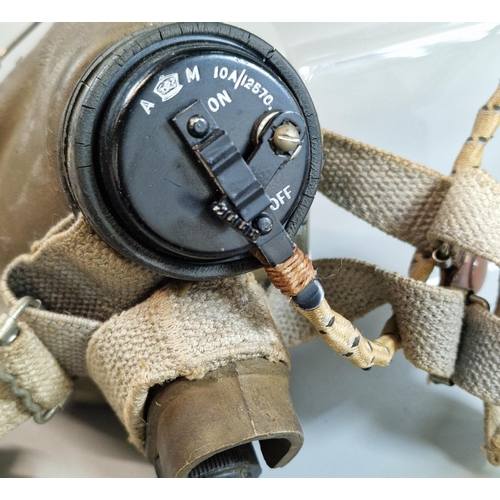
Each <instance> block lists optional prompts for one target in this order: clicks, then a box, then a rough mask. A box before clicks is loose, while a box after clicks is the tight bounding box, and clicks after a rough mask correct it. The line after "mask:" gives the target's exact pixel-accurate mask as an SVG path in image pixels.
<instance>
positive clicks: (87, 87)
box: [64, 23, 322, 280]
mask: <svg viewBox="0 0 500 500" xmlns="http://www.w3.org/2000/svg"><path fill="white" fill-rule="evenodd" d="M198 102H199V103H200V106H202V109H203V110H204V113H205V114H207V116H202V115H203V113H201V114H198V115H194V116H190V117H189V120H188V121H187V123H186V125H185V127H186V130H187V133H188V135H189V136H190V137H192V138H193V139H196V140H197V141H203V138H204V137H209V138H210V140H212V138H213V137H217V135H220V134H225V136H227V138H228V140H229V141H230V142H231V143H232V145H234V147H235V150H236V151H237V154H238V155H240V156H241V158H242V159H243V160H244V162H247V163H248V165H249V167H250V169H251V170H254V171H255V175H256V177H257V179H258V181H259V182H260V184H261V186H262V188H263V189H264V191H265V194H266V195H267V197H268V199H269V201H270V204H269V206H268V208H267V212H270V211H272V213H273V214H274V215H275V216H276V217H277V219H278V220H279V221H280V222H281V224H282V225H283V226H284V227H285V229H286V231H287V233H288V234H289V235H290V236H291V237H293V236H294V235H295V233H296V232H297V230H298V228H299V227H300V225H301V223H302V222H303V220H304V218H305V216H306V214H307V212H308V210H309V207H310V204H311V202H312V199H313V197H314V194H315V191H316V188H317V183H318V181H319V173H320V169H321V162H322V153H321V132H320V127H319V124H318V121H317V117H316V113H315V110H314V106H313V104H312V102H311V99H310V97H309V95H308V93H307V91H306V89H305V87H304V85H303V83H302V81H301V79H300V77H299V76H298V75H297V74H296V72H295V71H294V70H293V69H292V68H291V66H290V65H289V64H288V63H287V62H286V60H285V59H284V58H283V57H282V56H281V55H280V54H279V53H278V52H277V51H275V50H274V49H273V48H272V47H271V46H269V45H268V44H266V43H265V42H263V41H262V40H260V39H259V38H257V37H255V36H253V35H251V34H249V33H247V32H245V31H243V30H240V29H237V28H234V27H232V26H227V25H223V24H218V23H214V24H199V23H193V24H186V23H181V24H169V25H159V26H155V27H152V28H149V29H146V30H143V31H140V32H138V33H135V34H134V35H133V36H131V37H129V38H126V39H124V40H122V41H121V42H119V43H118V44H116V45H115V46H114V47H111V48H110V49H109V50H108V51H106V52H105V53H104V54H102V55H101V57H100V58H99V59H98V60H96V61H95V63H94V64H93V65H92V67H91V68H89V70H88V71H87V73H86V74H85V75H84V77H83V78H82V82H81V84H80V85H79V86H78V88H77V89H76V91H75V94H74V96H73V99H72V101H71V103H70V106H69V108H68V113H67V117H66V128H65V138H64V140H65V146H66V147H65V158H64V161H65V168H64V173H65V182H66V184H67V186H68V188H69V191H70V193H71V195H72V197H73V199H74V201H75V202H76V205H77V207H78V208H79V209H80V210H82V211H83V213H84V215H85V216H86V218H87V220H88V221H89V223H90V224H91V225H92V227H93V228H94V229H95V230H96V231H97V232H98V234H99V235H100V236H101V237H102V238H103V239H104V240H105V241H107V242H108V244H110V245H111V246H112V247H113V248H114V249H115V250H117V251H118V252H120V253H121V254H123V255H125V256H127V257H128V258H130V259H132V260H134V261H135V262H137V263H139V264H142V265H144V266H146V267H148V268H150V269H152V270H154V271H156V272H159V273H162V274H165V275H168V276H171V277H175V278H181V279H195V280H200V279H210V278H215V277H221V276H227V275H234V274H239V273H242V272H246V271H250V270H253V269H256V268H258V267H259V263H258V261H257V260H256V259H254V258H253V257H252V256H251V254H250V250H251V249H252V248H253V243H252V242H251V241H249V239H248V238H246V237H245V236H243V235H242V234H240V233H239V232H238V231H235V230H234V229H233V228H232V227H230V226H228V225H227V224H225V223H224V222H223V221H221V220H220V219H219V218H217V217H216V216H215V215H214V213H213V211H212V210H211V209H210V207H211V206H212V204H213V203H214V202H219V201H220V200H224V199H225V195H226V193H225V192H224V189H223V188H221V184H220V182H218V179H217V176H214V175H213V174H211V172H210V171H207V169H206V168H205V167H204V166H203V165H202V163H201V162H200V160H199V158H197V156H196V148H197V147H198V146H194V147H192V146H190V144H189V142H188V141H186V140H185V139H184V138H183V134H182V133H179V130H178V128H177V127H176V126H175V119H176V116H178V115H179V114H181V113H182V112H183V110H186V108H189V107H190V106H192V105H193V103H198ZM193 109H195V108H193ZM196 109H198V108H196ZM288 116H289V117H291V118H287V117H288ZM293 117H295V118H293ZM283 124H285V125H283ZM280 125H281V128H279V127H280ZM290 125H291V127H292V129H291V130H292V131H293V132H294V134H290V135H289V136H288V135H286V131H287V130H289V129H290ZM183 126H184V125H183ZM287 127H288V128H287ZM278 129H279V130H278ZM276 130H278V132H276ZM282 130H283V131H285V136H284V138H283V137H281V136H280V137H279V138H276V135H277V134H278V135H279V134H280V131H282ZM295 130H297V132H296V133H295ZM214 131H215V133H214ZM264 132H266V133H264ZM299 136H300V138H299V139H298V138H297V137H299ZM283 140H284V141H285V142H283ZM287 141H288V142H287ZM293 141H297V146H296V145H295V143H294V142H293ZM276 144H278V145H281V144H284V145H285V146H280V147H282V148H283V149H289V151H284V150H280V149H279V148H278V147H277V146H276ZM288 145H289V147H288ZM248 222H249V224H253V226H254V227H255V228H259V227H260V228H261V230H262V228H264V232H265V231H266V230H268V229H266V227H267V226H266V225H265V224H264V222H267V220H266V214H265V213H264V214H263V215H261V216H260V217H259V218H257V217H256V218H255V220H254V221H248Z"/></svg>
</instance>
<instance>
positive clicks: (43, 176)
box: [0, 23, 151, 270]
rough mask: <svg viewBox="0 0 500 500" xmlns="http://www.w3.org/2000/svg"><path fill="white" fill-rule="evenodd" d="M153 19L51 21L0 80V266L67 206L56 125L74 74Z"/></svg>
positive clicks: (76, 76)
mask: <svg viewBox="0 0 500 500" xmlns="http://www.w3.org/2000/svg"><path fill="white" fill-rule="evenodd" d="M149 25H151V23H56V24H54V26H53V27H52V28H51V29H50V30H49V32H48V33H47V34H46V35H45V37H43V38H42V40H41V41H40V42H39V44H38V45H37V46H36V48H35V49H34V50H33V51H32V52H31V53H30V54H29V55H28V56H27V57H25V58H24V59H23V60H21V61H20V62H19V63H18V65H17V66H16V68H15V69H14V70H13V71H12V72H11V73H10V75H8V77H7V78H6V79H5V80H4V82H3V83H2V85H1V86H0V270H3V268H4V267H5V265H6V264H7V263H8V262H9V261H11V260H12V259H13V258H14V257H16V256H17V255H19V254H21V253H24V252H26V251H27V250H28V249H29V247H30V245H31V243H32V242H33V241H35V240H37V239H38V238H40V237H41V236H43V235H44V234H45V233H46V232H47V230H48V229H50V228H51V227H52V226H53V225H54V224H55V223H57V222H59V221H60V220H61V219H62V218H63V217H65V216H66V215H67V214H68V213H69V211H70V205H69V203H68V201H67V199H66V196H65V194H64V191H63V189H62V187H61V182H60V179H59V173H58V168H59V161H60V159H59V155H60V154H61V146H62V139H61V131H62V126H63V122H64V115H65V110H66V107H67V104H68V102H69V100H70V98H71V95H72V93H73V90H74V89H75V87H76V85H77V83H78V81H79V79H80V78H81V76H82V75H83V74H84V72H85V70H86V69H87V68H88V66H89V65H90V64H91V63H92V61H93V60H94V59H95V58H96V57H97V56H98V55H99V54H100V53H101V52H102V51H103V50H105V49H106V48H107V47H109V46H110V45H111V44H113V43H114V42H116V41H118V40H120V39H121V38H123V37H125V36H127V35H129V34H130V33H133V32H134V31H138V30H139V29H142V28H144V27H146V26H149Z"/></svg>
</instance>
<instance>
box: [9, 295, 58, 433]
mask: <svg viewBox="0 0 500 500" xmlns="http://www.w3.org/2000/svg"><path fill="white" fill-rule="evenodd" d="M41 305H42V303H41V302H40V301H39V300H38V299H34V298H33V297H29V296H26V297H23V298H22V299H19V300H18V301H17V302H16V303H15V304H14V306H12V308H11V309H10V311H9V312H8V313H7V314H4V315H2V317H0V346H7V345H9V344H12V342H14V340H16V338H17V336H18V335H19V326H18V324H17V320H18V318H19V316H21V314H22V313H23V312H24V310H25V309H26V308H27V307H36V308H38V307H40V306H41ZM0 380H1V381H2V382H5V383H6V384H8V386H9V389H10V392H11V393H12V394H13V395H14V396H15V397H16V398H19V399H20V400H21V402H22V404H23V406H24V408H25V409H26V410H27V411H28V412H29V413H31V415H33V418H34V420H35V422H36V423H37V424H44V423H46V422H48V421H49V420H50V419H51V418H52V417H53V416H54V414H55V413H56V412H57V410H58V409H59V406H56V407H55V408H51V409H50V410H45V411H44V410H43V408H42V407H41V406H40V405H39V404H37V403H35V402H34V401H33V398H32V396H31V393H30V392H29V391H28V390H26V389H24V388H23V387H21V386H20V385H19V382H18V380H17V379H16V377H15V376H14V375H12V374H11V373H8V372H6V371H5V367H4V364H3V363H2V362H1V361H0Z"/></svg>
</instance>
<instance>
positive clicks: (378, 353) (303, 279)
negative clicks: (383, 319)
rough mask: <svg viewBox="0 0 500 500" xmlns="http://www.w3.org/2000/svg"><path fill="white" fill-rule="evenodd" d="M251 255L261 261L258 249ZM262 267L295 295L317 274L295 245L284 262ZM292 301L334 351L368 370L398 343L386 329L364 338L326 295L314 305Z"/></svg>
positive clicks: (382, 361) (388, 357)
mask: <svg viewBox="0 0 500 500" xmlns="http://www.w3.org/2000/svg"><path fill="white" fill-rule="evenodd" d="M254 255H256V257H257V258H259V260H261V261H263V257H262V256H261V255H259V253H258V252H255V253H254ZM264 269H265V270H266V272H267V275H268V277H269V279H270V281H271V283H273V285H274V286H276V288H278V289H279V290H280V291H281V293H283V294H284V295H287V296H288V297H296V296H297V295H298V294H299V293H300V292H301V291H302V290H303V289H304V288H305V287H306V286H307V285H308V284H309V283H310V282H311V281H312V280H313V279H314V278H315V275H316V272H315V271H314V267H313V264H312V261H311V259H310V258H309V257H308V256H307V255H306V254H304V252H302V250H301V249H300V248H299V247H297V246H295V249H294V253H293V255H292V256H291V257H290V258H289V259H288V260H286V261H285V262H284V263H282V264H279V265H278V266H275V267H271V266H267V265H265V266H264ZM318 285H319V282H318ZM319 286H321V285H319ZM321 288H322V287H321ZM323 295H324V294H323ZM292 305H293V306H294V307H295V309H296V310H297V311H299V312H300V313H301V314H302V315H303V316H304V317H306V318H307V319H308V320H309V321H310V322H311V323H312V325H313V326H314V327H315V328H316V330H317V331H318V332H319V333H320V334H321V337H322V338H323V340H324V341H325V342H326V343H327V344H328V345H329V346H330V347H331V348H332V349H333V350H334V351H335V352H336V353H337V354H340V355H341V356H343V357H346V358H349V360H350V361H351V363H353V364H354V365H356V366H358V367H359V368H363V369H365V370H367V369H369V368H371V367H372V366H387V365H388V364H389V363H390V361H391V359H392V357H393V356H394V353H395V352H396V351H397V349H399V347H400V342H399V336H398V335H394V334H393V333H392V332H389V331H388V332H383V334H382V335H381V336H380V337H379V338H378V339H376V340H368V339H366V338H365V337H363V335H361V332H360V331H359V330H358V329H357V328H356V327H354V325H353V324H352V323H351V322H350V321H348V320H347V319H346V318H344V317H343V316H342V315H340V314H339V313H337V312H335V311H334V310H333V309H332V308H331V307H330V305H329V304H328V301H327V300H326V299H325V298H323V299H322V300H321V302H320V304H319V306H317V307H315V308H314V309H305V308H303V307H300V306H299V305H298V304H297V303H296V302H295V301H292Z"/></svg>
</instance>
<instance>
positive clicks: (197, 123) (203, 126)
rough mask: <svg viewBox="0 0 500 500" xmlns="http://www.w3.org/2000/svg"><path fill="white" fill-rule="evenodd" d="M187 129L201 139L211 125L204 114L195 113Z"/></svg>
mask: <svg viewBox="0 0 500 500" xmlns="http://www.w3.org/2000/svg"><path fill="white" fill-rule="evenodd" d="M187 129H188V132H189V134H190V135H192V136H193V137H198V138H199V139H201V138H202V137H205V136H206V135H207V133H208V131H209V130H210V125H209V124H208V122H207V120H206V119H205V118H204V117H203V116H200V115H195V116H192V117H191V118H190V119H189V120H188V123H187Z"/></svg>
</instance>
